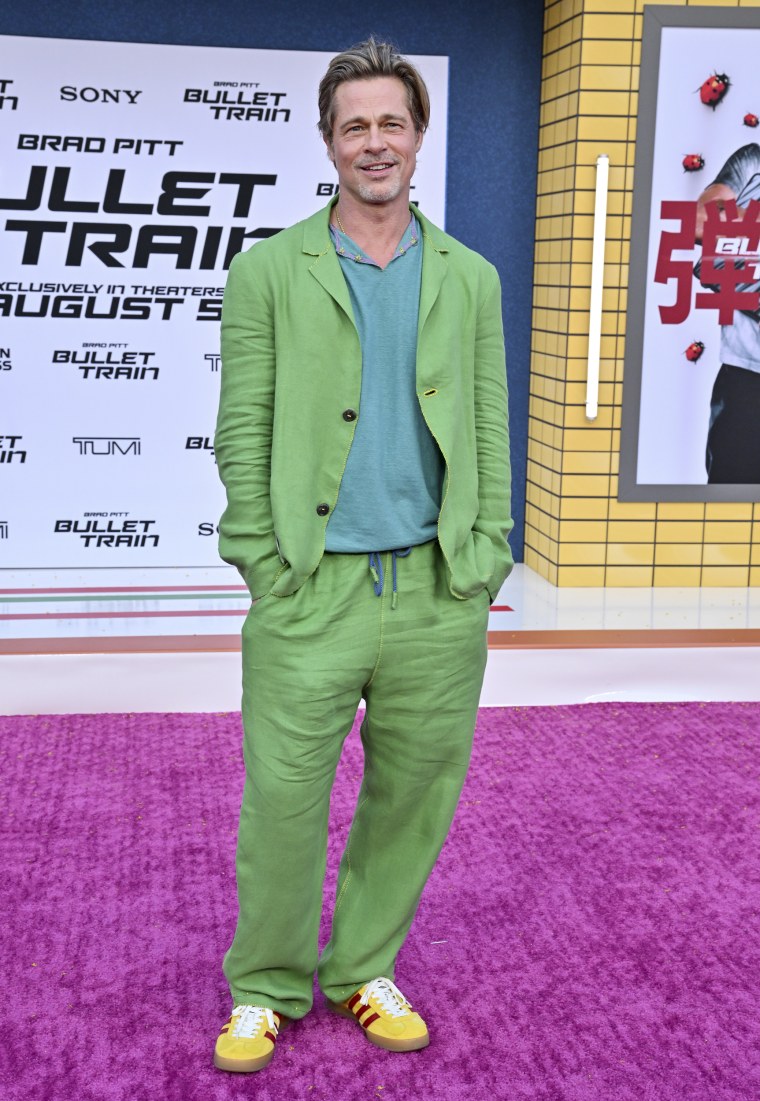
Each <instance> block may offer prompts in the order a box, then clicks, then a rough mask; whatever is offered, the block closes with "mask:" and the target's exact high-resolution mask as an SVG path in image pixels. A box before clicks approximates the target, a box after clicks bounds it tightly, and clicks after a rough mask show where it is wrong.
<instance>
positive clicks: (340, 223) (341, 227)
mask: <svg viewBox="0 0 760 1101" xmlns="http://www.w3.org/2000/svg"><path fill="white" fill-rule="evenodd" d="M335 217H336V218H337V219H338V229H339V230H340V232H341V233H346V231H345V229H344V228H343V223H342V222H341V220H340V214H339V213H338V204H337V203H336V204H335ZM346 237H348V234H347V233H346Z"/></svg>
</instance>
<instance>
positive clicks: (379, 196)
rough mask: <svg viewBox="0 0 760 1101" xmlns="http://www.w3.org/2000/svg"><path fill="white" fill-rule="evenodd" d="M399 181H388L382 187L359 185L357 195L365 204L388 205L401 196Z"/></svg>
mask: <svg viewBox="0 0 760 1101" xmlns="http://www.w3.org/2000/svg"><path fill="white" fill-rule="evenodd" d="M401 188H402V183H401V180H393V181H389V182H388V183H387V184H386V185H385V186H384V187H377V186H376V185H374V186H373V185H371V184H359V187H358V188H357V190H358V192H359V195H360V196H361V198H362V199H363V200H364V201H365V203H390V202H392V201H393V200H394V199H396V198H398V196H399V195H400V194H401Z"/></svg>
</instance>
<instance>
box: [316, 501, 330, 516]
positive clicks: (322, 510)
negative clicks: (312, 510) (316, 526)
mask: <svg viewBox="0 0 760 1101" xmlns="http://www.w3.org/2000/svg"><path fill="white" fill-rule="evenodd" d="M329 511H330V506H329V505H324V504H323V505H317V516H327V514H328V512H329Z"/></svg>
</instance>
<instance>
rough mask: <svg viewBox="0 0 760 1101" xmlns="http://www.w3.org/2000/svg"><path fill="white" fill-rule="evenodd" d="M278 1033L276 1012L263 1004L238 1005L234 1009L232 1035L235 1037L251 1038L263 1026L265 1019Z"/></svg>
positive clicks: (272, 1029)
mask: <svg viewBox="0 0 760 1101" xmlns="http://www.w3.org/2000/svg"><path fill="white" fill-rule="evenodd" d="M265 1018H266V1022H267V1024H268V1025H269V1028H270V1029H271V1031H272V1032H273V1033H274V1035H275V1036H276V1035H277V1025H276V1024H275V1021H274V1013H273V1012H272V1010H271V1009H267V1008H266V1007H265V1006H263V1005H238V1006H236V1007H235V1008H234V1009H233V1011H232V1022H233V1024H232V1035H233V1036H234V1037H235V1039H239V1040H250V1039H251V1038H252V1037H253V1036H255V1035H256V1033H257V1032H258V1031H259V1029H260V1028H261V1026H262V1023H263V1021H264V1019H265Z"/></svg>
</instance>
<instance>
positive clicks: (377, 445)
mask: <svg viewBox="0 0 760 1101" xmlns="http://www.w3.org/2000/svg"><path fill="white" fill-rule="evenodd" d="M331 230H332V234H333V240H334V242H335V248H336V252H337V255H338V257H339V259H340V261H341V268H342V271H343V274H344V276H345V279H346V283H347V285H348V291H349V294H350V296H351V305H352V307H353V311H354V320H355V322H356V326H357V329H358V330H359V339H360V341H361V348H362V387H361V399H360V405H359V409H358V414H359V416H358V419H357V421H356V428H355V431H354V439H353V443H352V444H351V450H350V452H349V455H348V461H347V463H346V469H345V471H344V473H343V479H342V481H341V486H340V493H339V496H338V502H337V504H336V506H335V508H334V509H333V513H332V515H331V516H330V519H329V521H328V524H327V532H326V540H325V549H326V550H328V551H340V552H343V553H351V552H361V551H366V552H369V551H383V550H394V549H399V548H402V547H413V546H418V545H419V544H420V543H426V542H428V540H430V539H434V538H435V537H436V534H437V530H438V527H437V525H438V514H439V512H440V509H441V491H442V487H443V478H444V471H445V464H444V461H443V456H442V455H441V452H440V450H439V448H438V445H437V444H436V442H435V440H434V439H433V437H432V435H431V433H430V429H429V428H428V426H427V424H426V423H425V420H424V418H423V416H422V412H421V410H420V406H419V402H418V400H417V385H416V361H417V323H418V319H419V305H420V283H421V279H422V233H421V230H420V227H419V223H418V222H417V220H416V218H415V217H414V215H412V217H411V219H410V222H409V226H408V227H407V229H406V231H405V233H404V235H403V237H402V238H401V241H400V242H399V245H398V248H397V249H396V253H395V255H394V257H393V259H392V260H391V262H390V263H389V264H388V265H387V267H386V268H384V269H383V268H380V267H379V266H378V265H377V264H376V263H375V262H374V260H372V258H371V257H369V256H368V255H367V254H366V253H365V252H363V251H362V250H361V249H360V248H359V247H358V245H357V244H356V243H355V242H354V241H352V240H351V238H350V237H348V236H346V234H344V233H341V232H340V231H339V230H337V229H334V228H333V227H331Z"/></svg>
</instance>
